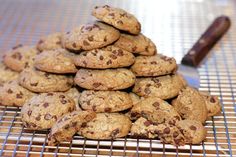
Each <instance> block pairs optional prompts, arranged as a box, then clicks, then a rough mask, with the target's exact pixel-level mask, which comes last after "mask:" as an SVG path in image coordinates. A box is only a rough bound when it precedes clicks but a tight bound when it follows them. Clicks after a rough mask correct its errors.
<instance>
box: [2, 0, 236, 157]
mask: <svg viewBox="0 0 236 157" xmlns="http://www.w3.org/2000/svg"><path fill="white" fill-rule="evenodd" d="M0 2H1V5H0V49H1V50H2V51H4V50H7V49H8V48H10V47H12V46H14V45H15V44H18V43H26V44H34V43H35V42H36V41H37V40H38V38H39V36H41V35H44V34H48V33H50V32H55V31H64V30H69V29H70V28H72V27H74V26H77V25H79V24H81V23H85V22H87V21H91V20H93V19H92V18H91V17H90V16H89V13H90V9H91V8H92V7H93V6H94V5H95V4H105V3H106V4H111V5H114V6H120V7H122V8H125V9H127V10H130V11H131V12H133V13H134V14H135V15H136V16H137V17H138V18H139V20H140V21H141V23H142V24H143V25H142V26H143V33H144V34H146V35H147V36H148V37H150V38H151V39H153V41H154V42H155V43H157V46H158V49H159V50H160V52H162V53H165V54H166V55H169V56H174V57H175V58H176V59H177V61H178V62H179V61H180V59H181V57H182V56H183V54H184V53H185V52H186V51H187V50H188V49H189V48H190V47H191V45H192V44H193V43H194V42H195V41H196V39H197V38H198V37H199V35H200V34H201V33H202V31H203V30H204V29H205V28H206V27H207V25H209V22H211V21H212V19H213V18H214V17H216V16H217V15H220V14H222V13H224V14H226V15H229V16H230V17H231V19H232V21H233V22H234V21H235V18H236V11H235V10H234V8H235V7H236V4H235V2H233V1H227V0H225V1H220V0H219V1H200V0H192V1H190V0H178V1H170V0H169V1H165V2H163V1H154V0H153V1H151V0H149V1H146V2H145V3H142V2H141V1H137V0H136V1H134V0H131V1H128V2H127V1H124V0H122V1H118V0H116V1H92V0H90V1H85V0H84V1H82V0H80V1H61V2H57V1H49V2H48V1H26V0H22V1H4V0H1V1H0ZM128 4H129V5H128ZM234 30H236V29H235V25H234V23H233V25H232V27H231V30H230V32H229V33H227V35H226V36H224V38H223V40H221V42H220V43H219V44H218V45H217V46H216V47H215V48H214V49H213V50H212V53H211V54H210V56H209V58H208V59H207V61H206V62H205V63H204V64H203V65H202V66H201V67H200V68H199V69H198V70H199V74H200V78H201V86H200V90H202V91H209V92H210V93H211V94H213V95H217V96H218V97H219V98H220V99H221V101H222V109H223V112H222V114H221V115H219V116H215V117H213V118H210V119H208V120H207V122H206V128H207V133H208V134H207V139H206V141H205V142H203V143H202V144H200V145H192V146H191V145H186V146H184V147H179V148H176V147H173V146H171V145H163V144H161V143H160V141H159V140H148V139H132V138H129V136H128V137H126V138H120V139H117V140H114V141H95V140H88V139H84V138H83V137H80V136H78V135H76V136H75V137H74V139H73V141H72V142H71V143H63V144H60V145H58V146H56V147H51V146H48V145H47V142H46V141H47V138H46V137H47V133H48V132H47V131H30V130H27V129H26V128H22V126H21V121H20V115H19V114H20V109H19V108H15V107H3V106H0V144H1V145H0V156H95V155H97V156H151V155H152V156H207V157H208V156H236V131H235V129H236V105H235V95H236V94H235V93H236V70H235V68H236V60H235V59H236V57H235V53H234V52H235V50H236V38H235V37H236V32H235V31H234Z"/></svg>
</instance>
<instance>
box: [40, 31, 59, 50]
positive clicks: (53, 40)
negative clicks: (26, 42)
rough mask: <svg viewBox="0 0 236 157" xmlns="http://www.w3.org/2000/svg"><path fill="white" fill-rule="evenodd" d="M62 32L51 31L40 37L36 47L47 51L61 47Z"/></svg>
mask: <svg viewBox="0 0 236 157" xmlns="http://www.w3.org/2000/svg"><path fill="white" fill-rule="evenodd" d="M61 36H62V33H59V32H57V33H53V34H49V35H47V36H44V37H42V38H41V39H40V40H39V41H38V43H37V46H36V47H37V49H38V50H39V51H48V50H54V49H59V48H62V45H61Z"/></svg>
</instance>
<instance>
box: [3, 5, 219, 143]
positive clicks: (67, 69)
mask: <svg viewBox="0 0 236 157" xmlns="http://www.w3.org/2000/svg"><path fill="white" fill-rule="evenodd" d="M92 15H93V16H95V17H96V18H97V19H99V20H100V21H95V22H92V23H88V24H84V25H81V26H80V27H77V28H74V29H72V30H71V31H69V32H66V33H54V34H51V35H48V36H46V37H43V38H41V39H40V40H39V42H38V43H37V45H36V46H23V45H18V46H16V47H14V48H13V49H12V50H10V52H7V53H6V55H5V56H4V59H3V63H2V64H1V65H0V73H1V75H2V77H1V79H0V84H1V87H0V103H1V105H5V106H18V107H22V108H21V116H22V122H23V125H24V126H25V127H27V128H28V129H32V130H42V129H50V130H51V131H50V133H49V136H48V144H49V145H56V144H58V143H60V142H63V141H71V140H72V138H73V135H74V134H75V133H77V132H78V133H79V134H80V135H82V136H84V137H86V138H90V139H115V138H118V137H124V136H127V135H128V134H129V133H130V135H131V137H145V138H160V140H161V141H162V142H164V143H171V144H174V145H176V146H179V145H184V144H186V143H191V144H195V143H200V142H201V141H202V140H204V139H205V136H206V130H205V128H204V126H203V124H204V122H205V120H206V118H207V117H208V116H214V115H215V114H217V113H218V112H219V111H220V105H219V100H218V99H217V98H216V97H212V96H210V95H209V94H206V93H199V92H198V91H197V90H195V89H193V88H191V87H189V86H188V85H187V84H186V82H185V81H184V79H183V78H182V77H181V76H180V75H179V74H177V72H176V71H177V65H176V61H175V59H174V58H170V57H167V56H164V55H161V54H157V50H156V46H155V44H154V43H153V42H152V41H151V40H150V39H149V38H147V37H145V36H144V35H143V34H142V33H141V25H140V23H139V22H138V20H137V19H136V18H135V17H134V15H132V14H130V13H127V12H126V11H124V10H122V9H118V8H113V7H110V6H107V5H105V6H97V7H95V8H94V10H93V12H92ZM136 77H137V78H136ZM130 90H132V92H130ZM168 102H169V103H170V102H171V103H172V105H170V104H169V103H168ZM132 122H133V124H132Z"/></svg>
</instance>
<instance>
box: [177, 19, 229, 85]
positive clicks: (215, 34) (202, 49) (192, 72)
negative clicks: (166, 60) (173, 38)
mask: <svg viewBox="0 0 236 157" xmlns="http://www.w3.org/2000/svg"><path fill="white" fill-rule="evenodd" d="M230 25H231V22H230V18H229V17H228V16H224V15H222V16H219V17H217V18H216V19H215V20H214V21H213V22H212V23H211V25H210V26H209V27H208V28H207V29H206V31H205V32H204V33H203V34H202V35H201V37H200V38H199V39H198V40H197V42H196V43H195V44H194V45H193V47H192V48H191V49H190V50H189V51H188V52H187V54H186V55H184V57H183V58H182V61H181V64H179V65H178V73H180V74H182V75H183V76H184V78H185V79H186V81H187V82H188V84H189V85H190V86H193V87H195V88H199V86H200V79H199V74H198V71H197V67H198V66H199V64H200V63H201V61H202V60H203V59H204V58H205V57H206V55H207V54H208V53H209V51H210V50H211V49H212V48H213V47H214V45H215V44H216V43H217V41H219V40H220V38H221V37H222V36H223V35H224V34H225V33H226V32H227V30H228V29H229V28H230Z"/></svg>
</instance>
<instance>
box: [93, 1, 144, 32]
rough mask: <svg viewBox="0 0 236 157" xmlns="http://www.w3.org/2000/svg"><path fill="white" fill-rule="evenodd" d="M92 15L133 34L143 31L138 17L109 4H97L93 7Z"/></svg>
mask: <svg viewBox="0 0 236 157" xmlns="http://www.w3.org/2000/svg"><path fill="white" fill-rule="evenodd" d="M92 15H93V16H95V17H96V18H98V19H99V20H102V21H103V22H105V23H108V24H110V25H112V26H114V27H116V28H118V29H120V30H123V31H127V32H129V33H131V34H139V33H140V31H141V24H140V23H139V21H138V20H137V19H136V17H135V16H134V15H132V14H130V13H128V12H126V11H125V10H123V9H119V8H114V7H110V6H108V5H104V6H96V7H95V8H94V9H93V12H92Z"/></svg>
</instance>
